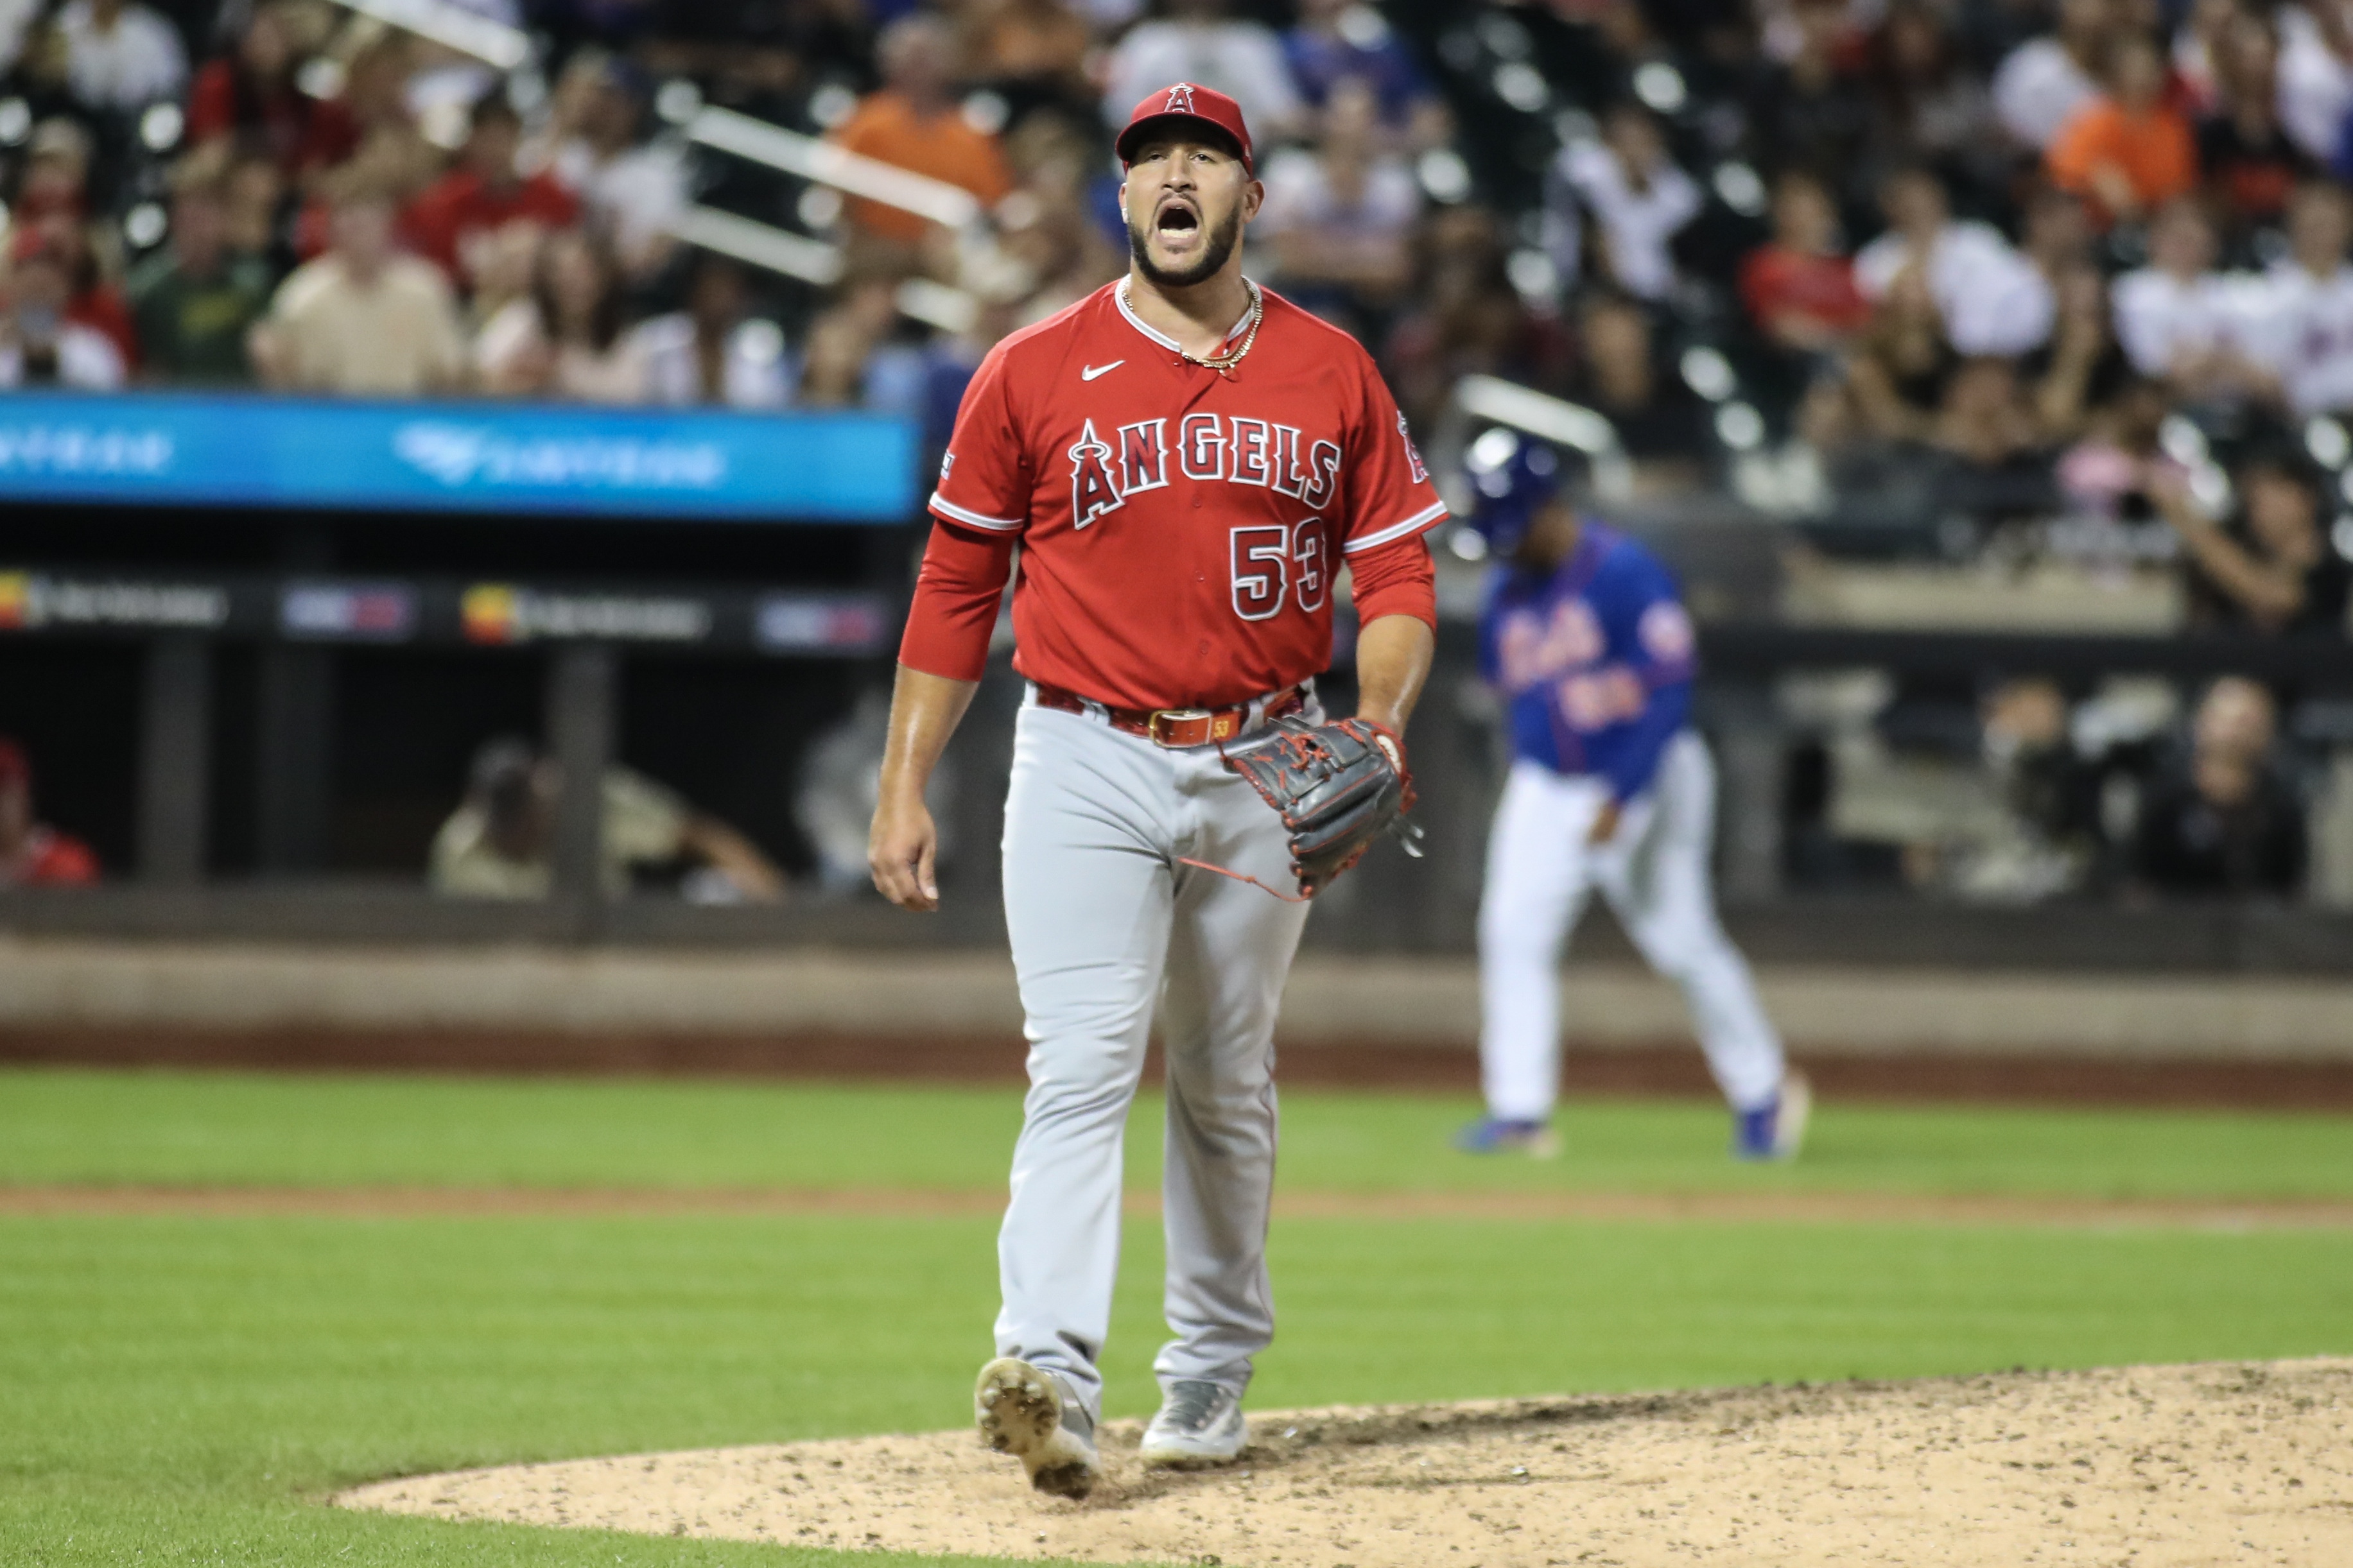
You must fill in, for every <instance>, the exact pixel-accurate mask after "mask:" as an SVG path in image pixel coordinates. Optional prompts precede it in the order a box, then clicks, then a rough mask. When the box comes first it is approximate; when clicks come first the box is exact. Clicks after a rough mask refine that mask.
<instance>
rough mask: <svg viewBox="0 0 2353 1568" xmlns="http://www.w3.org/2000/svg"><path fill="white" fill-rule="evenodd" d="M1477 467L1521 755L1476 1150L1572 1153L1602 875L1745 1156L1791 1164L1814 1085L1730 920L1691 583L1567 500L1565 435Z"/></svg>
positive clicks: (1516, 749) (1493, 446) (1487, 1010)
mask: <svg viewBox="0 0 2353 1568" xmlns="http://www.w3.org/2000/svg"><path fill="white" fill-rule="evenodd" d="M1469 467H1470V469H1471V479H1472V484H1473V486H1474V488H1475V489H1476V491H1477V493H1478V498H1479V500H1478V506H1477V508H1476V510H1474V512H1473V514H1472V519H1471V526H1472V528H1474V529H1476V530H1477V531H1479V532H1480V534H1482V536H1483V537H1484V538H1485V540H1486V542H1487V545H1488V549H1489V552H1490V554H1491V556H1492V558H1493V559H1494V560H1495V561H1496V563H1497V565H1496V567H1495V570H1494V574H1493V579H1492V581H1491V582H1490V584H1489V585H1488V592H1487V602H1486V607H1485V610H1484V612H1483V613H1482V616H1481V621H1480V628H1479V647H1480V661H1481V666H1482V670H1483V672H1484V673H1485V676H1486V678H1487V679H1488V680H1489V682H1490V683H1492V684H1493V686H1494V687H1495V689H1496V690H1497V691H1498V692H1499V693H1500V694H1501V695H1502V697H1503V699H1504V703H1505V714H1506V719H1507V722H1508V724H1509V726H1510V731H1511V740H1512V753H1513V761H1512V771H1511V775H1510V778H1509V779H1508V780H1507V782H1506V783H1505V784H1504V795H1503V799H1502V801H1501V802H1500V803H1498V805H1497V806H1496V808H1495V822H1494V827H1493V832H1492V835H1491V837H1489V840H1488V846H1487V881H1486V889H1485V892H1484V895H1483V896H1482V900H1481V902H1480V909H1479V982H1480V1000H1481V1005H1482V1011H1483V1018H1482V1027H1481V1030H1480V1036H1479V1057H1480V1066H1481V1072H1482V1079H1483V1080H1484V1086H1485V1089H1486V1097H1487V1115H1486V1116H1485V1117H1484V1118H1482V1120H1480V1121H1476V1122H1473V1123H1472V1125H1471V1126H1469V1127H1467V1128H1465V1129H1464V1130H1463V1131H1462V1132H1461V1135H1460V1136H1459V1137H1458V1138H1457V1140H1456V1143H1457V1146H1458V1147H1460V1148H1462V1149H1464V1150H1467V1151H1470V1152H1478V1153H1488V1152H1503V1151H1507V1150H1517V1151H1523V1152H1528V1153H1533V1154H1536V1155H1539V1156H1544V1155H1549V1154H1551V1153H1553V1152H1555V1151H1556V1148H1557V1143H1556V1140H1555V1137H1554V1134H1553V1131H1552V1127H1551V1117H1552V1109H1553V1102H1554V1100H1555V1098H1556V1095H1557V1092H1558V1089H1559V1079H1560V1062H1559V1051H1560V1017H1559V963H1560V955H1561V950H1562V948H1563V946H1564V945H1565V944H1566V942H1567V938H1568V933H1569V931H1570V930H1571V929H1572V928H1573V927H1574V926H1575V925H1576V923H1577V915H1578V913H1579V912H1580V911H1581V910H1582V909H1583V907H1584V903H1585V899H1586V895H1587V893H1588V890H1589V889H1592V888H1594V887H1597V886H1598V887H1599V889H1601V894H1602V896H1603V897H1604V898H1606V899H1608V900H1609V903H1610V907H1611V908H1612V909H1614V910H1616V911H1617V914H1618V918H1619V921H1620V923H1621V924H1622V925H1623V926H1624V927H1625V929H1626V932H1627V934H1628V935H1629V936H1630V937H1631V938H1632V939H1633V941H1634V943H1635V945H1636V946H1637V947H1639V948H1640V949H1641V952H1642V956H1643V957H1644V958H1645V959H1647V960H1649V962H1650V964H1651V968H1653V969H1655V970H1657V971H1658V972H1659V973H1661V974H1662V975H1664V976H1666V977H1667V978H1668V979H1670V980H1672V981H1673V982H1674V983H1675V984H1676V985H1677V986H1679V987H1681V988H1682V991H1683V999H1684V1001H1685V1003H1686V1004H1687V1005H1689V1006H1690V1008H1691V1012H1692V1016H1693V1019H1694V1022H1695V1023H1696V1025H1697V1026H1698V1031H1699V1037H1700V1044H1701V1046H1702V1047H1703V1048H1704V1049H1705V1051H1706V1053H1707V1062H1708V1067H1709V1069H1710V1070H1711V1071H1712V1072H1714V1074H1715V1081H1716V1083H1717V1085H1718V1086H1719V1087H1721V1088H1722V1089H1723V1090H1724V1095H1725V1099H1726V1100H1729V1101H1730V1102H1731V1105H1732V1109H1733V1112H1734V1118H1735V1121H1734V1136H1733V1152H1734V1153H1735V1154H1736V1155H1738V1156H1739V1157H1741V1158H1743V1159H1748V1160H1775V1159H1787V1158H1788V1157H1789V1156H1791V1155H1793V1154H1795V1153H1796V1152H1797V1151H1798V1145H1799V1142H1800V1141H1801V1140H1802V1138H1803V1137H1804V1135H1805V1126H1806V1115H1807V1111H1808V1109H1809V1104H1810V1100H1809V1095H1808V1092H1807V1089H1806V1084H1805V1080H1804V1079H1802V1078H1801V1077H1799V1076H1798V1075H1797V1074H1795V1073H1793V1072H1791V1071H1790V1070H1789V1069H1788V1066H1787V1064H1786V1062H1785V1061H1784V1059H1783V1057H1782V1052H1781V1041H1780V1038H1779V1037H1778V1035H1776V1034H1775V1032H1774V1029H1773V1026H1772V1023H1771V1021H1770V1020H1768V1019H1767V1017H1766V1016H1765V1009H1764V1007H1763V1005H1761V1004H1760V1003H1759V1002H1758V1000H1757V987H1756V984H1755V982H1754V981H1753V980H1752V979H1751V978H1750V977H1749V973H1748V965H1747V964H1746V963H1745V962H1743V960H1742V959H1741V956H1740V954H1739V952H1738V951H1737V950H1736V949H1735V948H1734V947H1733V945H1732V942H1731V941H1730V940H1729V939H1728V938H1727V937H1725V934H1724V928H1723V926H1722V924H1721V923H1720V922H1719V921H1717V919H1716V914H1715V899H1714V897H1713V895H1712V894H1711V892H1710V889H1709V883H1708V857H1709V850H1710V847H1711V845H1712V841H1713V839H1714V836H1715V763H1713V761H1711V760H1710V758H1709V755H1708V751H1707V746H1706V744H1705V742H1703V741H1702V740H1701V739H1700V738H1699V736H1698V734H1697V733H1695V732H1694V731H1693V730H1692V728H1691V692H1692V678H1693V675H1694V673H1695V668H1696V666H1695V663H1694V647H1693V640H1694V639H1693V635H1692V625H1691V617H1690V616H1688V615H1686V614H1685V613H1684V610H1683V603H1682V599H1681V597H1680V596H1679V595H1678V594H1677V592H1676V589H1675V583H1674V579H1673V578H1672V576H1670V575H1669V574H1668V572H1667V570H1666V568H1665V567H1664V566H1663V565H1662V564H1661V563H1659V561H1658V559H1657V558H1656V557H1655V556H1653V555H1651V553H1650V552H1648V551H1646V550H1644V549H1643V548H1642V547H1641V545H1639V544H1637V543H1635V542H1633V541H1632V540H1630V539H1628V538H1626V537H1625V536H1624V535H1622V534H1620V533H1618V532H1615V531H1612V530H1610V529H1609V528H1605V527H1603V526H1602V525H1601V524H1599V523H1596V522H1590V521H1586V520H1584V519H1582V518H1579V517H1578V516H1577V513H1576V512H1575V511H1574V510H1572V509H1571V508H1570V507H1569V506H1568V504H1567V501H1565V500H1563V499H1561V497H1560V493H1559V492H1560V485H1561V480H1562V479H1563V478H1564V477H1565V476H1564V475H1563V472H1562V468H1563V464H1562V461H1561V459H1560V458H1559V456H1558V454H1557V453H1556V452H1555V451H1554V450H1553V449H1552V448H1551V447H1546V446H1544V445H1542V444H1541V443H1537V442H1534V441H1529V440H1525V439H1523V438H1521V437H1517V436H1515V435H1514V434H1513V433H1512V432H1510V431H1508V430H1500V429H1499V430H1493V431H1490V432H1488V433H1487V434H1486V435H1484V436H1482V437H1480V439H1479V440H1478V441H1477V442H1476V443H1474V444H1473V446H1472V450H1471V457H1470V463H1469Z"/></svg>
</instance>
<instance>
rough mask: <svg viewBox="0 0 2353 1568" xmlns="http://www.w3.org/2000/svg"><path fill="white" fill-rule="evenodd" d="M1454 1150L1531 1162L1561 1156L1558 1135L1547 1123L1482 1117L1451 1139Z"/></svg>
mask: <svg viewBox="0 0 2353 1568" xmlns="http://www.w3.org/2000/svg"><path fill="white" fill-rule="evenodd" d="M1454 1146H1455V1147H1456V1148H1457V1149H1460V1150H1461V1151H1462V1152H1464V1153H1465V1154H1525V1155H1527V1156H1528V1157H1529V1158H1530V1159H1532V1160H1549V1159H1552V1158H1553V1157H1554V1156H1555V1155H1556V1154H1558V1153H1559V1152H1560V1135H1559V1134H1558V1133H1556V1132H1555V1131H1553V1130H1552V1124H1551V1123H1550V1122H1548V1121H1509V1120H1506V1119H1505V1118H1503V1117H1500V1116H1482V1117H1481V1118H1480V1119H1479V1120H1478V1121H1473V1122H1472V1123H1471V1125H1470V1126H1468V1127H1465V1128H1464V1129H1463V1130H1462V1131H1460V1132H1457V1133H1456V1134H1455V1135H1454Z"/></svg>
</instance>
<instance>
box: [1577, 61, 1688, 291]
mask: <svg viewBox="0 0 2353 1568" xmlns="http://www.w3.org/2000/svg"><path fill="white" fill-rule="evenodd" d="M1601 137H1602V139H1601V140H1600V141H1599V142H1570V143H1569V144H1568V145H1567V147H1564V148H1562V149H1561V152H1560V156H1559V157H1558V158H1556V160H1554V163H1553V166H1552V174H1551V176H1550V178H1549V179H1547V180H1546V190H1545V247H1546V250H1548V251H1549V252H1550V253H1551V255H1552V259H1553V265H1554V267H1555V268H1557V269H1558V271H1559V274H1560V279H1561V282H1562V285H1563V286H1564V287H1566V286H1567V285H1568V284H1569V283H1571V282H1573V281H1574V280H1575V279H1576V278H1577V273H1578V271H1579V262H1580V259H1581V253H1582V251H1583V248H1584V240H1585V222H1584V215H1585V213H1587V212H1590V213H1591V214H1592V215H1593V219H1594V222H1595V224H1596V226H1598V227H1599V231H1600V232H1599V241H1600V244H1599V252H1600V261H1601V268H1602V270H1603V272H1604V273H1605V274H1606V275H1607V277H1608V278H1609V280H1610V281H1612V282H1614V283H1616V284H1617V285H1618V286H1619V287H1620V288H1621V289H1625V290H1626V291H1627V292H1628V293H1630V294H1632V295H1633V296H1635V297H1636V298H1637V299H1641V300H1663V299H1664V298H1666V296H1667V295H1668V293H1669V292H1670V291H1672V289H1673V288H1674V286H1675V258H1674V253H1673V252H1672V250H1671V249H1670V248H1669V246H1670V244H1671V243H1672V240H1673V239H1674V237H1675V236H1676V234H1677V233H1679V232H1680V231H1681V230H1682V228H1683V226H1684V225H1685V224H1687V223H1689V222H1691V220H1692V219H1693V218H1694V217H1696V216H1699V209H1700V193H1699V186H1698V185H1697V184H1695V183H1694V181H1693V180H1692V177H1691V176H1690V175H1689V174H1684V173H1683V171H1682V170H1681V169H1679V168H1677V167H1676V166H1675V164H1674V161H1673V160H1672V158H1671V157H1669V155H1668V153H1667V140H1666V137H1665V135H1664V134H1663V133H1662V132H1661V131H1660V129H1659V122H1658V121H1657V120H1656V119H1654V118H1652V116H1651V112H1650V110H1646V109H1643V108H1642V107H1641V105H1639V104H1633V103H1621V104H1620V105H1619V106H1618V107H1616V108H1615V109H1612V110H1610V111H1609V116H1608V117H1607V118H1606V119H1605V120H1604V121H1602V126H1601Z"/></svg>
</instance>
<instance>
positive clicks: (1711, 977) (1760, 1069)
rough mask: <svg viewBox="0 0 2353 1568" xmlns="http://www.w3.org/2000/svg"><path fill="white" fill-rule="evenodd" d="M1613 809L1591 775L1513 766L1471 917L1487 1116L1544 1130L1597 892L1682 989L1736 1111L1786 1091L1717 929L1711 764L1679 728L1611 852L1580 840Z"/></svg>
mask: <svg viewBox="0 0 2353 1568" xmlns="http://www.w3.org/2000/svg"><path fill="white" fill-rule="evenodd" d="M1608 800H1609V784H1607V783H1606V782H1605V781H1604V780H1601V779H1599V778H1595V777H1590V776H1584V777H1571V776H1567V775H1564V774H1560V773H1554V772H1553V771H1552V770H1551V769H1549V768H1546V767H1544V766H1542V765H1541V764H1539V763H1531V762H1526V761H1522V762H1519V763H1514V765H1513V768H1512V772H1511V776H1510V778H1509V779H1508V780H1507V781H1506V782H1505V783H1504V796H1503V799H1502V801H1501V802H1500V803H1499V804H1498V805H1497V806H1496V808H1495V823H1494V827H1493V831H1492V833H1491V834H1490V836H1489V837H1488V840H1487V882H1486V889H1485V892H1484V894H1483V896H1482V899H1481V901H1480V906H1479V990H1480V1002H1481V1008H1482V1020H1481V1027H1480V1032H1479V1061H1480V1070H1481V1077H1482V1080H1483V1083H1484V1086H1485V1089H1486V1094H1487V1109H1488V1111H1489V1113H1490V1114H1492V1115H1494V1116H1497V1117H1503V1118H1506V1119H1509V1120H1514V1121H1541V1120H1543V1119H1544V1118H1546V1117H1547V1116H1549V1115H1551V1114H1552V1109H1553V1102H1554V1100H1556V1098H1557V1096H1558V1093H1559V1089H1560V1027H1561V1021H1560V957H1561V952H1562V950H1563V949H1564V948H1565V947H1566V946H1567V942H1568V936H1569V933H1570V931H1573V930H1574V929H1575V928H1576V925H1577V916H1578V915H1579V914H1580V913H1582V912H1583V910H1584V908H1585V900H1586V898H1587V896H1588V893H1589V892H1590V890H1591V889H1594V888H1596V887H1599V889H1601V896H1602V897H1604V898H1606V899H1608V900H1609V905H1610V908H1611V909H1613V910H1616V911H1617V915H1618V920H1619V922H1620V924H1621V925H1623V926H1624V927H1625V929H1626V934H1627V935H1628V936H1629V937H1630V938H1631V939H1632V940H1633V942H1634V945H1635V946H1636V947H1637V948H1639V949H1641V953H1642V956H1643V957H1644V958H1645V959H1647V960H1648V961H1649V962H1650V964H1651V968H1652V969H1655V970H1657V971H1658V972H1659V973H1661V974H1662V975H1663V976H1665V977H1666V978H1667V979H1669V980H1672V982H1674V984H1676V985H1677V986H1678V987H1679V988H1680V989H1681V990H1682V992H1683V1000H1684V1002H1685V1004H1686V1005H1688V1006H1689V1007H1690V1009H1691V1015H1692V1021H1693V1023H1694V1025H1695V1026H1697V1029H1698V1033H1699V1040H1700V1045H1701V1047H1702V1048H1703V1049H1704V1050H1705V1052H1706V1053H1707V1065H1708V1068H1709V1070H1710V1071H1711V1072H1713V1073H1714V1074H1715V1081H1716V1084H1717V1086H1718V1087H1719V1088H1721V1089H1723V1090H1724V1097H1725V1100H1728V1101H1730V1102H1731V1104H1732V1107H1733V1109H1734V1110H1757V1109H1758V1108H1760V1107H1762V1106H1764V1105H1766V1104H1767V1103H1768V1102H1769V1101H1770V1100H1772V1099H1773V1096H1774V1095H1775V1093H1776V1092H1778V1089H1779V1088H1780V1084H1781V1074H1782V1069H1783V1058H1782V1053H1781V1040H1780V1037H1779V1036H1778V1035H1777V1034H1776V1033H1775V1032H1774V1029H1773V1025H1772V1021H1771V1020H1770V1019H1768V1018H1767V1017H1766V1016H1765V1008H1764V1005H1763V1004H1762V1003H1761V1002H1759V1001H1758V999H1757V985H1756V982H1755V981H1754V980H1753V979H1752V978H1751V977H1750V975H1749V973H1748V965H1747V963H1746V961H1745V960H1743V959H1742V958H1741V956H1740V953H1739V952H1738V950H1737V949H1736V948H1735V947H1734V946H1733V945H1732V941H1731V939H1730V938H1729V937H1727V936H1725V933H1724V926H1723V924H1722V922H1720V921H1718V920H1717V919H1716V913H1715V896H1714V894H1713V892H1712V891H1711V889H1710V887H1709V873H1708V858H1709V854H1710V851H1711V850H1712V848H1713V847H1714V842H1715V763H1714V762H1713V760H1711V759H1710V757H1709V755H1708V751H1707V745H1706V743H1705V742H1703V741H1702V740H1701V739H1700V738H1699V737H1698V736H1697V735H1696V734H1694V733H1692V732H1691V731H1683V733H1682V734H1680V735H1677V736H1676V737H1675V738H1674V739H1673V740H1672V741H1671V742H1668V743H1667V749H1666V752H1665V754H1664V756H1663V757H1662V759H1661V761H1660V763H1659V772H1658V776H1657V777H1656V778H1655V779H1654V780H1652V782H1651V787H1650V789H1649V790H1648V791H1647V792H1646V793H1644V794H1643V795H1641V796H1639V797H1637V798H1636V799H1635V800H1633V801H1631V802H1630V803H1628V805H1626V807H1625V808H1624V811H1623V813H1622V815H1621V816H1620V821H1619V824H1618V831H1617V833H1616V834H1615V835H1614V836H1613V837H1611V838H1610V840H1609V842H1608V843H1606V844H1601V845H1588V844H1587V842H1586V836H1587V835H1588V833H1589V832H1590V831H1591V829H1592V826H1593V821H1594V818H1595V816H1598V815H1599V812H1600V811H1601V808H1602V806H1603V805H1605V804H1606V803H1607V802H1608Z"/></svg>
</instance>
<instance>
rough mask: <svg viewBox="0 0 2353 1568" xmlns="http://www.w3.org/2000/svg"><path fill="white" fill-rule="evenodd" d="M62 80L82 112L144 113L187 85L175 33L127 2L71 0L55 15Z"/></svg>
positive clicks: (151, 14)
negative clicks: (61, 48) (62, 46)
mask: <svg viewBox="0 0 2353 1568" xmlns="http://www.w3.org/2000/svg"><path fill="white" fill-rule="evenodd" d="M58 37H60V38H62V39H63V40H64V43H65V48H66V82H67V85H68V86H69V87H70V88H71V89H72V90H73V95H74V100H75V101H76V102H78V103H79V104H81V106H82V107H83V108H85V109H93V110H134V109H144V108H146V107H147V105H149V104H151V103H153V102H155V101H157V100H160V99H166V98H172V97H174V96H176V95H177V94H178V92H179V91H180V89H182V88H184V87H185V86H186V85H187V81H188V52H187V49H186V47H185V46H183V45H182V44H181V42H180V34H179V31H178V29H176V28H175V27H174V26H172V24H171V23H169V22H167V21H165V20H164V18H163V17H161V16H157V15H156V14H155V13H154V12H153V11H151V10H149V9H148V8H147V7H146V6H144V5H133V4H131V3H130V0H72V3H71V4H70V5H67V6H66V8H65V9H64V10H62V11H60V12H58Z"/></svg>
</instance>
